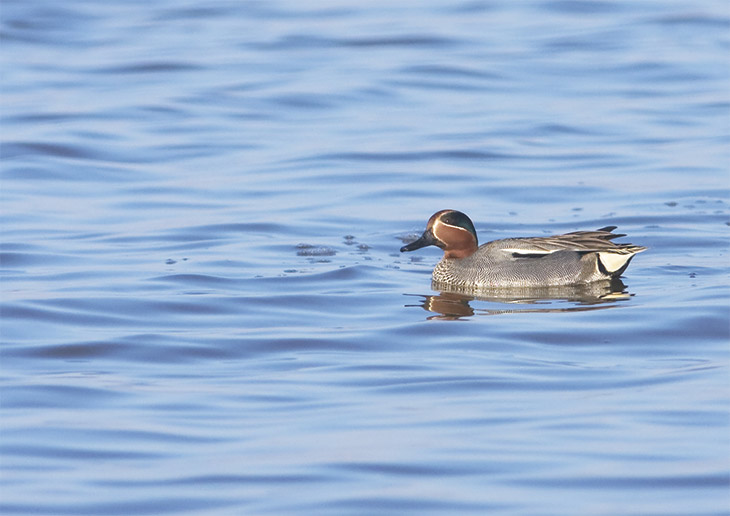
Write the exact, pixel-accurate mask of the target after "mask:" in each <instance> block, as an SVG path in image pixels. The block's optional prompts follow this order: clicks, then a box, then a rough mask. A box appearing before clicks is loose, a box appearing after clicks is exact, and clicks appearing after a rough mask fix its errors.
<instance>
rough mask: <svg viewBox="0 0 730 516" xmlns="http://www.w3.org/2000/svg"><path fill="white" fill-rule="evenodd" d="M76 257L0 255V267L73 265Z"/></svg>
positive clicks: (41, 254) (40, 254) (20, 254)
mask: <svg viewBox="0 0 730 516" xmlns="http://www.w3.org/2000/svg"><path fill="white" fill-rule="evenodd" d="M77 259H78V257H75V256H69V255H66V256H63V255H52V254H43V253H13V252H3V253H0V267H3V268H6V267H31V266H51V265H56V266H57V265H60V264H65V263H73V262H74V261H76V260H77Z"/></svg>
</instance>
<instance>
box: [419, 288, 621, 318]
mask: <svg viewBox="0 0 730 516" xmlns="http://www.w3.org/2000/svg"><path fill="white" fill-rule="evenodd" d="M432 288H433V290H437V291H439V294H436V295H418V297H421V298H423V300H422V302H421V303H420V304H416V305H406V306H409V307H413V306H420V307H421V308H423V309H424V310H426V311H428V312H433V313H435V314H437V315H433V316H430V317H428V319H447V320H448V319H461V318H463V317H471V316H473V315H498V314H505V313H516V312H580V311H587V310H601V309H605V308H613V307H616V306H617V305H616V302H618V301H622V300H626V299H628V298H629V297H631V296H632V295H633V294H629V293H628V292H627V290H626V285H625V284H624V283H623V282H622V281H621V280H619V279H613V280H607V281H597V282H594V283H590V284H588V285H572V286H560V287H519V288H515V287H511V288H492V289H479V290H471V289H470V290H465V289H464V290H461V289H458V288H455V287H453V286H446V285H442V284H439V283H437V282H433V283H432ZM475 301H476V302H485V303H489V304H490V305H493V306H487V307H485V308H476V307H475V306H474V302H475ZM505 304H510V305H530V306H529V307H510V308H505V307H504V306H503V305H505Z"/></svg>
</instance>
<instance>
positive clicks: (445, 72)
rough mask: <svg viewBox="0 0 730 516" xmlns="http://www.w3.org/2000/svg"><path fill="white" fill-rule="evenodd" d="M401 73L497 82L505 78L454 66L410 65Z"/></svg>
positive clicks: (491, 73) (493, 73)
mask: <svg viewBox="0 0 730 516" xmlns="http://www.w3.org/2000/svg"><path fill="white" fill-rule="evenodd" d="M400 72H401V73H406V74H413V75H423V76H427V77H453V78H464V79H486V80H490V81H491V80H497V79H504V77H503V76H502V75H500V74H498V73H495V72H488V71H486V70H483V69H472V68H463V67H459V66H454V65H436V64H433V65H409V66H406V67H404V68H402V69H401V70H400Z"/></svg>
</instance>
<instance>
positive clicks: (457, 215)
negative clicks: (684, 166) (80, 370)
mask: <svg viewBox="0 0 730 516" xmlns="http://www.w3.org/2000/svg"><path fill="white" fill-rule="evenodd" d="M614 229H616V228H615V226H608V227H605V228H601V229H598V230H596V231H577V232H575V233H567V234H565V235H556V236H549V237H533V238H507V239H504V240H494V241H492V242H488V243H486V244H483V245H482V246H480V247H478V246H477V236H476V230H475V229H474V225H473V224H472V222H471V220H469V217H467V216H466V215H464V214H463V213H461V212H458V211H454V210H443V211H440V212H438V213H435V214H434V215H433V216H432V217H431V219H429V221H428V227H427V228H426V231H425V232H424V233H423V236H421V238H419V239H418V240H416V241H415V242H411V243H410V244H408V245H406V246H403V247H402V248H401V251H413V250H415V249H420V248H421V247H425V246H427V245H436V246H438V247H440V248H441V249H443V250H444V257H443V258H442V259H441V261H440V262H439V263H438V264H437V265H436V267H435V268H434V270H433V281H434V282H436V283H437V284H443V285H451V286H456V287H466V288H499V287H543V286H556V285H577V284H583V283H590V282H593V281H600V280H606V279H611V278H617V277H618V276H620V275H621V273H623V271H624V270H626V267H628V266H629V263H630V262H631V259H632V258H633V257H634V255H635V254H637V253H640V252H642V251H644V250H646V248H645V247H641V246H636V245H631V244H614V243H613V242H611V239H613V238H617V237H621V236H624V235H617V234H614V233H612V231H613V230H614Z"/></svg>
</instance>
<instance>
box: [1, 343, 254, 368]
mask: <svg viewBox="0 0 730 516" xmlns="http://www.w3.org/2000/svg"><path fill="white" fill-rule="evenodd" d="M4 355H5V356H6V357H7V358H8V359H10V358H20V357H26V358H35V359H47V360H66V361H69V360H71V361H79V360H84V361H91V360H99V359H104V360H106V361H107V362H108V361H118V362H119V361H131V362H140V363H144V364H158V365H159V364H178V363H189V362H196V361H200V360H211V359H228V358H233V357H236V356H239V353H238V352H237V351H236V350H234V349H230V348H227V347H221V346H218V345H217V344H216V342H211V339H205V340H203V339H201V340H198V341H195V340H191V339H183V338H177V339H176V338H171V337H162V336H150V337H148V338H146V339H143V340H140V341H138V342H134V341H130V340H129V339H120V340H115V341H94V342H78V343H60V344H50V345H37V346H32V347H31V346H22V347H13V348H9V349H8V348H6V350H5V352H4Z"/></svg>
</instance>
